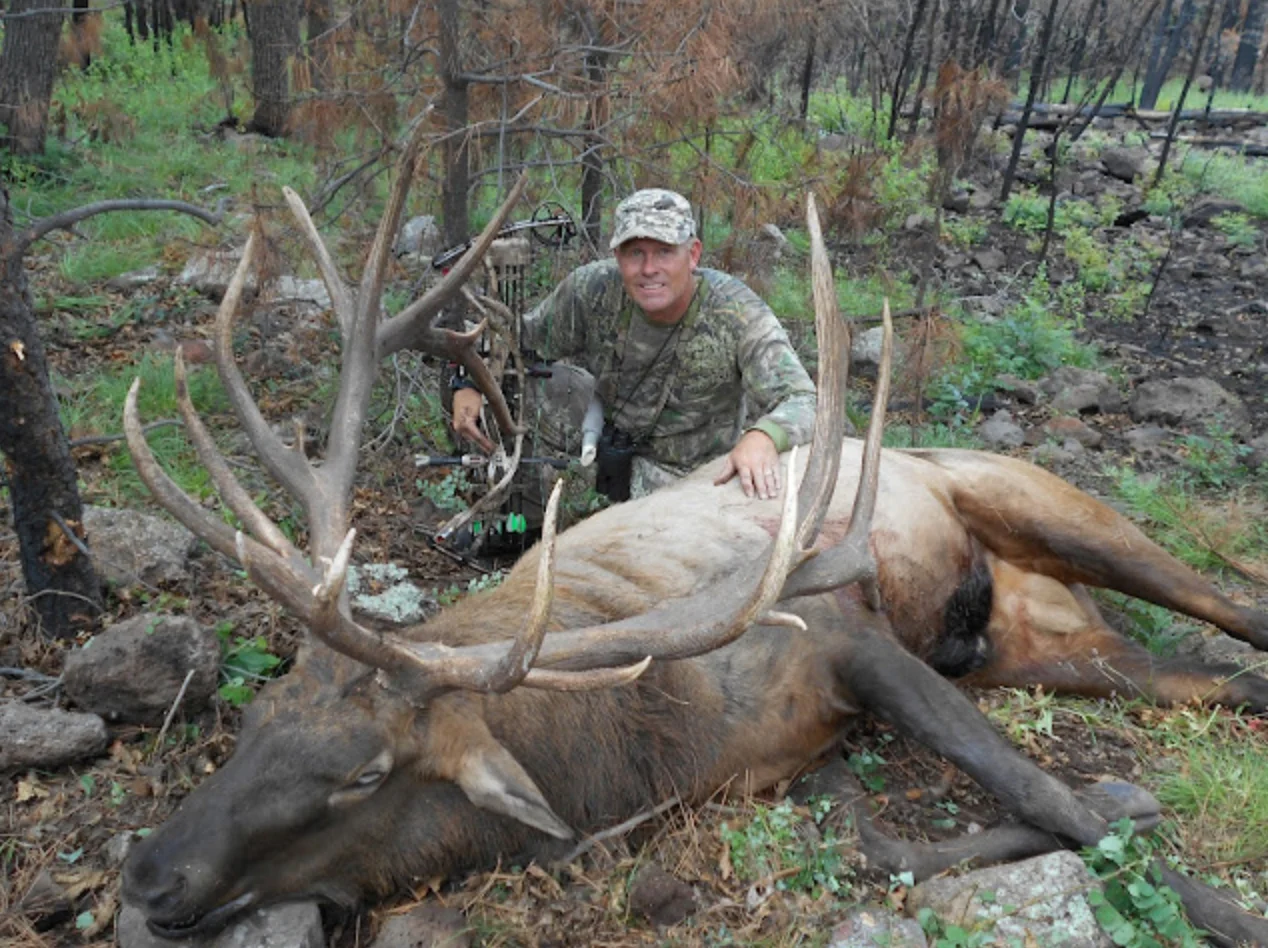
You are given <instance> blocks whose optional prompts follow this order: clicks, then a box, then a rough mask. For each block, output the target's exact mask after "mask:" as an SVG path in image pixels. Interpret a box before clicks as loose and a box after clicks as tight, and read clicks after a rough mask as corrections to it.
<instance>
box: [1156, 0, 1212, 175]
mask: <svg viewBox="0 0 1268 948" xmlns="http://www.w3.org/2000/svg"><path fill="white" fill-rule="evenodd" d="M1215 5H1216V4H1215V0H1211V2H1210V3H1209V4H1208V5H1207V8H1206V17H1205V19H1203V20H1202V27H1201V29H1200V30H1198V45H1197V48H1196V49H1194V50H1193V58H1192V61H1191V62H1190V63H1189V71H1188V73H1187V74H1185V77H1184V85H1183V86H1182V87H1181V89H1180V98H1179V99H1178V100H1177V101H1176V106H1175V110H1174V111H1173V112H1172V113H1171V121H1170V122H1169V123H1168V124H1167V137H1166V140H1165V141H1164V142H1163V143H1162V154H1161V155H1160V156H1159V157H1158V171H1157V172H1156V173H1155V174H1154V185H1155V186H1156V185H1157V184H1158V183H1159V182H1160V181H1162V176H1163V174H1164V173H1165V172H1166V170H1167V157H1168V156H1169V155H1170V154H1171V143H1172V142H1173V141H1175V137H1176V126H1178V125H1179V124H1180V113H1181V112H1182V111H1183V110H1184V100H1185V98H1186V97H1187V96H1188V94H1189V87H1190V86H1192V85H1193V78H1194V76H1196V75H1197V73H1198V64H1199V63H1200V62H1201V61H1202V46H1203V45H1204V44H1205V43H1206V34H1207V33H1208V32H1210V29H1211V21H1212V20H1213V19H1215Z"/></svg>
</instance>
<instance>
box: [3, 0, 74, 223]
mask: <svg viewBox="0 0 1268 948" xmlns="http://www.w3.org/2000/svg"><path fill="white" fill-rule="evenodd" d="M64 4H65V0H11V2H10V3H9V4H7V9H6V10H5V12H6V14H7V15H8V19H6V20H5V24H4V49H3V51H2V52H0V125H3V126H4V127H5V130H4V132H3V134H2V135H0V148H5V149H7V150H9V151H11V152H13V153H14V154H15V155H38V154H40V153H41V152H43V151H44V136H45V134H46V133H47V130H48V106H49V102H50V101H51V100H52V98H53V77H54V76H55V74H56V71H57V41H58V38H59V37H60V36H61V33H62V20H63V19H64V17H63V15H62V14H61V13H60V12H57V11H59V10H61V9H62V7H63V6H64ZM30 10H41V11H47V12H43V13H36V14H34V15H32V16H22V15H21V14H23V13H25V12H26V11H30ZM6 204H7V202H6Z"/></svg>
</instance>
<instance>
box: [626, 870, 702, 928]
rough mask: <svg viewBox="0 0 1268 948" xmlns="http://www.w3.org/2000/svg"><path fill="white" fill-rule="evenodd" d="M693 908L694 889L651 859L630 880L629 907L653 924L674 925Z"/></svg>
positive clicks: (694, 903)
mask: <svg viewBox="0 0 1268 948" xmlns="http://www.w3.org/2000/svg"><path fill="white" fill-rule="evenodd" d="M695 910H696V893H695V891H694V890H693V889H692V888H691V886H689V885H687V883H685V882H683V881H681V880H680V879H675V878H674V877H673V876H671V875H670V874H669V873H668V872H666V871H665V870H664V869H662V868H661V867H660V866H659V865H657V864H656V863H654V862H650V863H648V864H647V865H645V866H644V867H643V868H642V869H640V870H639V871H638V873H637V875H635V876H634V878H633V880H632V881H631V882H630V911H631V912H633V913H634V914H635V915H641V916H642V917H643V918H645V919H647V920H648V921H649V922H651V923H652V924H653V925H657V926H664V927H668V926H670V925H677V924H678V923H679V922H681V921H682V920H683V919H684V918H686V917H687V916H688V915H691V914H692V913H694V912H695Z"/></svg>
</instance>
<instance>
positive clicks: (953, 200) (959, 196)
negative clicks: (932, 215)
mask: <svg viewBox="0 0 1268 948" xmlns="http://www.w3.org/2000/svg"><path fill="white" fill-rule="evenodd" d="M942 208H943V210H946V211H954V212H955V213H956V214H963V213H965V212H966V211H967V210H968V209H969V192H968V191H952V192H951V193H950V194H948V195H947V196H946V197H945V198H943V199H942Z"/></svg>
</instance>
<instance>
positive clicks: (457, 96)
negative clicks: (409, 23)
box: [436, 0, 471, 245]
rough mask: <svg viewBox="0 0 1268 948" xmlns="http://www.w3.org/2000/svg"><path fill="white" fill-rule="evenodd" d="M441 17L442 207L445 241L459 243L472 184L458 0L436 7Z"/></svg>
mask: <svg viewBox="0 0 1268 948" xmlns="http://www.w3.org/2000/svg"><path fill="white" fill-rule="evenodd" d="M436 12H437V15H438V16H439V18H440V36H439V46H440V76H441V80H442V81H443V82H444V85H445V100H444V106H443V110H444V121H445V144H444V163H445V185H444V193H443V196H442V206H443V213H444V218H445V242H446V243H447V244H449V245H454V244H460V243H462V242H463V241H465V240H466V239H467V237H468V235H469V234H470V233H471V224H470V221H469V219H468V216H467V191H468V190H469V188H470V187H471V170H470V168H468V167H467V160H468V149H467V138H466V131H465V130H466V128H467V119H468V117H469V114H470V104H469V98H470V90H469V83H468V81H467V77H466V76H464V75H463V73H462V53H461V51H460V47H459V43H460V42H461V39H462V36H461V33H460V32H459V30H460V29H461V25H462V24H461V12H460V10H459V7H458V0H441V2H440V3H438V4H437V6H436Z"/></svg>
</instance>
